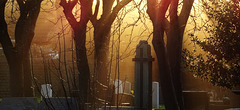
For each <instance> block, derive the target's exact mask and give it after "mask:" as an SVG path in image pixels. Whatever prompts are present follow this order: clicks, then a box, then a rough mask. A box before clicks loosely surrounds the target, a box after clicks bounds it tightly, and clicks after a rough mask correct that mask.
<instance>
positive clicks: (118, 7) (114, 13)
mask: <svg viewBox="0 0 240 110" xmlns="http://www.w3.org/2000/svg"><path fill="white" fill-rule="evenodd" d="M131 1H132V0H122V1H120V2H119V3H118V4H117V5H116V6H115V7H114V8H113V11H112V13H111V15H110V23H113V21H114V20H115V18H116V17H117V14H118V12H119V11H120V10H121V9H122V8H123V7H124V6H126V5H127V4H128V3H130V2H131Z"/></svg>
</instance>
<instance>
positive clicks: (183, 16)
mask: <svg viewBox="0 0 240 110" xmlns="http://www.w3.org/2000/svg"><path fill="white" fill-rule="evenodd" d="M193 2H194V0H183V6H182V10H181V13H180V15H179V26H180V28H183V29H184V28H185V26H186V23H187V20H188V18H189V15H190V12H191V9H192V6H193Z"/></svg>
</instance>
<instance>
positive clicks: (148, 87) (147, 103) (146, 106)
mask: <svg viewBox="0 0 240 110" xmlns="http://www.w3.org/2000/svg"><path fill="white" fill-rule="evenodd" d="M133 61H135V84H134V96H135V97H134V107H135V109H137V110H152V61H154V58H152V56H151V47H150V45H149V44H148V43H147V41H140V42H139V44H138V45H137V49H136V56H135V58H133Z"/></svg>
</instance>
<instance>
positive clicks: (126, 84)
mask: <svg viewBox="0 0 240 110" xmlns="http://www.w3.org/2000/svg"><path fill="white" fill-rule="evenodd" d="M123 92H124V93H125V94H131V83H130V82H128V81H125V82H124V84H123Z"/></svg>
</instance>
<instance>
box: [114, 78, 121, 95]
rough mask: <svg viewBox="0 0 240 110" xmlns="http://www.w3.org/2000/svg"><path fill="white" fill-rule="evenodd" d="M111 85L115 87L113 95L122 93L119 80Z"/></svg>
mask: <svg viewBox="0 0 240 110" xmlns="http://www.w3.org/2000/svg"><path fill="white" fill-rule="evenodd" d="M113 85H114V87H115V94H118V93H119V94H121V93H123V83H122V81H121V80H115V81H113Z"/></svg>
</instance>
